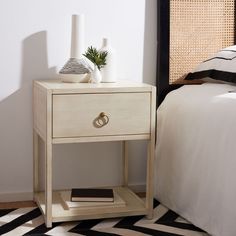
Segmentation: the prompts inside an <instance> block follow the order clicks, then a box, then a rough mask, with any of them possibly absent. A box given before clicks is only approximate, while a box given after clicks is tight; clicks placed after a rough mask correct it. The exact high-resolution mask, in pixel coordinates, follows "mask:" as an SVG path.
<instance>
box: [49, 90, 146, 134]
mask: <svg viewBox="0 0 236 236" xmlns="http://www.w3.org/2000/svg"><path fill="white" fill-rule="evenodd" d="M149 132H150V93H113V94H65V95H53V137H54V138H65V137H82V136H83V137H84V136H101V135H130V134H147V133H149Z"/></svg>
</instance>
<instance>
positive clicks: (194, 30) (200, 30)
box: [169, 0, 235, 84]
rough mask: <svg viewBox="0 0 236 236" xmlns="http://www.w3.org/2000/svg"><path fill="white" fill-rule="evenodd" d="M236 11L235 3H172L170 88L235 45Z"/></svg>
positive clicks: (212, 0)
mask: <svg viewBox="0 0 236 236" xmlns="http://www.w3.org/2000/svg"><path fill="white" fill-rule="evenodd" d="M234 7H235V6H234V0H171V1H170V76H169V78H170V79H169V83H170V84H173V83H183V78H184V77H185V76H186V74H187V73H189V72H191V71H192V70H193V69H194V68H195V66H196V65H197V64H198V63H199V62H201V61H203V60H205V59H207V58H208V57H209V56H212V55H213V54H214V53H215V52H217V51H218V50H219V49H221V48H224V47H227V46H230V45H233V44H234Z"/></svg>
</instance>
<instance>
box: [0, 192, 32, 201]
mask: <svg viewBox="0 0 236 236" xmlns="http://www.w3.org/2000/svg"><path fill="white" fill-rule="evenodd" d="M32 200H33V193H32V192H17V193H0V202H19V201H32Z"/></svg>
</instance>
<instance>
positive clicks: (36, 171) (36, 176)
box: [33, 129, 39, 199]
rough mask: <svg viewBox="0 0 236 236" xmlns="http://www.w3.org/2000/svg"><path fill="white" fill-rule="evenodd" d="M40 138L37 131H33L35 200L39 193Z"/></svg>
mask: <svg viewBox="0 0 236 236" xmlns="http://www.w3.org/2000/svg"><path fill="white" fill-rule="evenodd" d="M38 142H39V136H38V134H37V132H36V131H35V129H33V156H34V162H33V173H34V175H33V178H34V180H33V189H34V199H35V193H36V192H38V191H39V154H38V152H39V148H38Z"/></svg>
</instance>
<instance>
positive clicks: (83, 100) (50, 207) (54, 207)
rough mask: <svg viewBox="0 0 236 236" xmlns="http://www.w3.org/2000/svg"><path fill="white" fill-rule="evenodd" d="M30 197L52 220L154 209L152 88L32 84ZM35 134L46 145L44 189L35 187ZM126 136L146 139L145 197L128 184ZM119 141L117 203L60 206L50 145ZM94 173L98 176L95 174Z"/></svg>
mask: <svg viewBox="0 0 236 236" xmlns="http://www.w3.org/2000/svg"><path fill="white" fill-rule="evenodd" d="M33 99H34V102H33V112H34V119H33V120H34V124H33V125H34V127H33V128H34V200H35V202H36V203H37V204H38V206H39V208H40V209H41V211H42V214H43V215H44V218H45V223H46V226H47V227H51V226H52V222H60V221H74V220H83V219H93V218H110V217H121V216H132V215H147V216H148V218H152V214H153V168H154V167H153V166H154V145H155V113H156V105H155V104H156V88H155V87H154V86H151V85H148V84H142V83H134V82H126V81H121V82H117V83H100V84H89V83H62V82H61V81H59V80H37V81H34V84H33ZM39 137H40V138H41V139H42V140H43V142H44V144H45V173H44V175H45V176H44V177H45V191H43V192H40V191H39V155H38V152H39V150H38V140H39ZM128 140H148V145H147V178H146V200H145V201H143V200H142V199H140V198H139V197H138V196H137V195H136V194H135V193H134V192H132V191H131V190H130V189H129V187H128V155H127V142H126V141H128ZM104 141H121V142H122V144H123V145H122V147H123V157H122V158H123V184H122V186H115V187H114V188H113V189H114V191H116V193H117V194H118V195H119V196H120V197H121V198H122V199H123V200H124V201H125V206H121V207H107V206H104V207H101V206H100V207H99V208H96V207H94V208H92V209H91V208H88V209H86V208H83V209H80V208H79V207H78V208H77V209H73V210H70V209H65V208H64V207H63V204H61V201H62V200H61V198H60V191H53V189H52V158H53V154H52V145H56V144H61V143H83V142H104ZM98 177H99V176H98Z"/></svg>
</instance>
